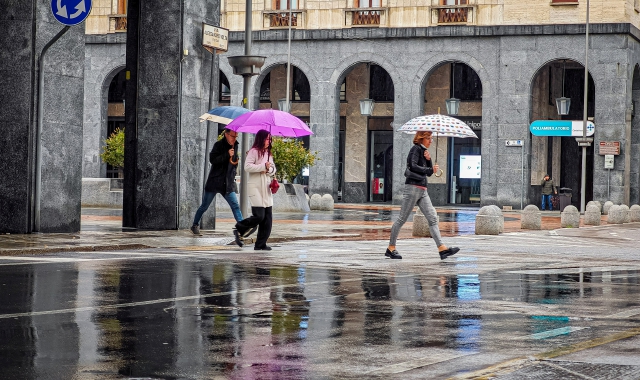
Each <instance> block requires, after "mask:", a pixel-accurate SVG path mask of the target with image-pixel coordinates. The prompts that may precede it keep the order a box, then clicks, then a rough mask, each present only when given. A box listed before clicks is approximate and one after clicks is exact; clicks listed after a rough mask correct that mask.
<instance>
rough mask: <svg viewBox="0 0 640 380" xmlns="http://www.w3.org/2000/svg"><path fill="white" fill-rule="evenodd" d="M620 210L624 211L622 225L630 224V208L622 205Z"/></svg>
mask: <svg viewBox="0 0 640 380" xmlns="http://www.w3.org/2000/svg"><path fill="white" fill-rule="evenodd" d="M620 208H621V209H622V223H629V222H630V221H631V219H630V218H629V206H627V205H624V204H623V205H620Z"/></svg>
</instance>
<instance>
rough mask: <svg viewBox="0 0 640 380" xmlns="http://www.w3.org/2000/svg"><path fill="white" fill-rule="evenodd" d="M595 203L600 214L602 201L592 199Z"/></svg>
mask: <svg viewBox="0 0 640 380" xmlns="http://www.w3.org/2000/svg"><path fill="white" fill-rule="evenodd" d="M594 202H595V203H596V206H598V210H600V215H602V203H600V201H594Z"/></svg>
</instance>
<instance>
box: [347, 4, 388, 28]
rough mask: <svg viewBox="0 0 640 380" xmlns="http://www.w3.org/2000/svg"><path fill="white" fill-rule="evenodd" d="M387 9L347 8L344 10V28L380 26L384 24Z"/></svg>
mask: <svg viewBox="0 0 640 380" xmlns="http://www.w3.org/2000/svg"><path fill="white" fill-rule="evenodd" d="M386 11H387V8H347V9H345V25H346V26H369V27H371V26H380V25H381V24H384V22H385V21H384V17H383V16H384V15H385V12H386Z"/></svg>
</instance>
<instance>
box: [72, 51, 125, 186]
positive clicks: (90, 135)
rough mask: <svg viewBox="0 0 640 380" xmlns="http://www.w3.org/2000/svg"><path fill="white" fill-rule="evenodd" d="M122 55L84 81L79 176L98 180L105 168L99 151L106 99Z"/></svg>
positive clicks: (102, 134)
mask: <svg viewBox="0 0 640 380" xmlns="http://www.w3.org/2000/svg"><path fill="white" fill-rule="evenodd" d="M125 64H126V63H125V57H124V55H122V56H118V57H116V58H113V59H111V60H109V61H108V62H107V63H106V64H104V65H101V68H100V69H99V70H95V71H94V70H89V71H87V72H86V73H87V74H88V75H87V74H86V78H85V93H84V110H83V114H84V121H83V134H84V137H83V146H82V156H83V159H82V176H83V177H92V178H100V177H104V176H105V174H106V172H105V171H106V166H104V165H103V164H102V162H101V161H100V157H99V154H100V149H101V147H102V144H103V142H102V141H103V138H104V136H105V135H106V132H107V98H108V91H109V85H110V83H111V80H113V78H114V77H115V76H116V75H117V74H118V73H119V72H120V71H122V70H123V69H124V68H125Z"/></svg>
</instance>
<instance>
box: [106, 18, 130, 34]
mask: <svg viewBox="0 0 640 380" xmlns="http://www.w3.org/2000/svg"><path fill="white" fill-rule="evenodd" d="M126 31H127V15H110V16H109V32H110V33H113V32H126Z"/></svg>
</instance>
